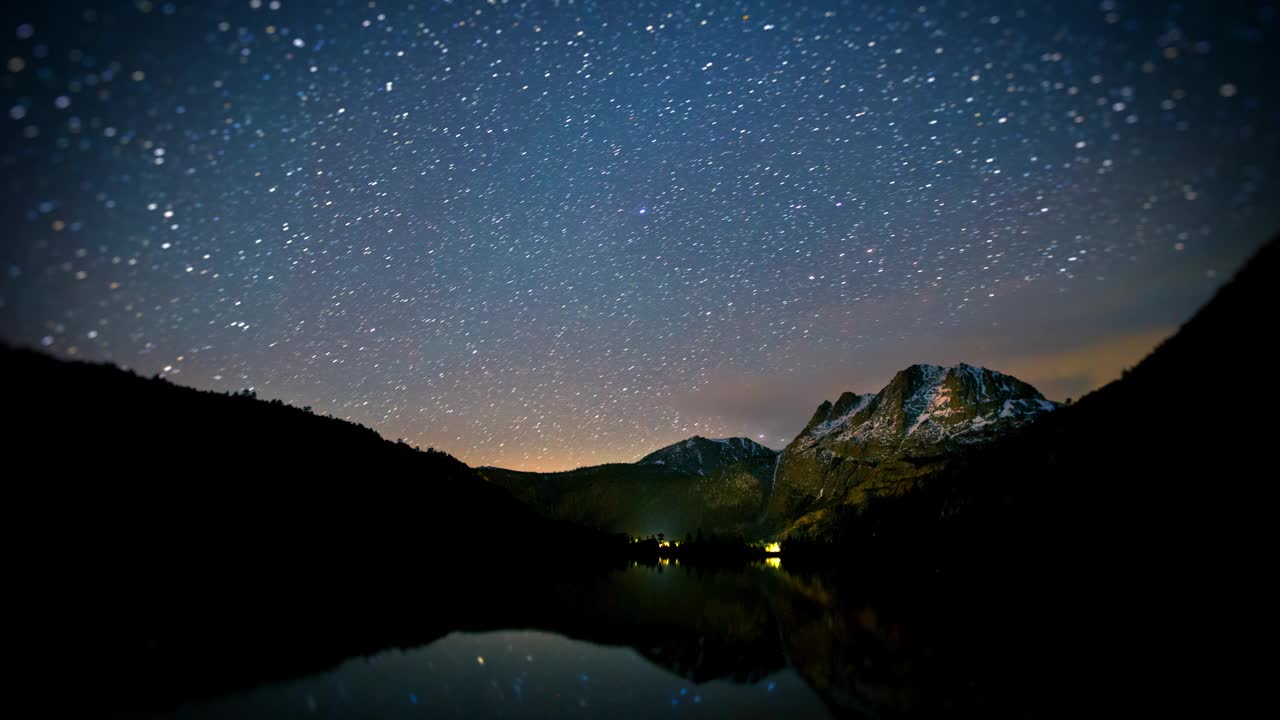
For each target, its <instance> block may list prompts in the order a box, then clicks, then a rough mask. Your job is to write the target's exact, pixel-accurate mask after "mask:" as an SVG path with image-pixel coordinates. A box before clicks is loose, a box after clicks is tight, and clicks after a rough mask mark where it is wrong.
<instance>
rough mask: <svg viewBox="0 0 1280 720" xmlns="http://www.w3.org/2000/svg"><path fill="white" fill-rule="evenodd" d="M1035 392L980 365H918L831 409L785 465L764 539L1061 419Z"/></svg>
mask: <svg viewBox="0 0 1280 720" xmlns="http://www.w3.org/2000/svg"><path fill="white" fill-rule="evenodd" d="M1057 407H1058V405H1057V403H1053V402H1050V401H1048V400H1045V399H1044V396H1043V395H1041V394H1040V393H1039V391H1037V390H1036V389H1035V388H1034V387H1032V386H1030V385H1028V384H1027V383H1025V382H1023V381H1021V380H1019V379H1017V378H1015V377H1012V376H1010V375H1005V374H1003V373H999V372H996V371H994V370H988V369H986V368H980V367H974V366H972V365H966V364H963V363H961V364H959V365H955V366H953V367H939V366H937V365H912V366H910V367H908V368H906V369H905V370H902V371H900V372H899V373H897V374H896V375H895V376H894V377H893V379H892V380H891V381H890V382H889V384H888V385H886V386H885V387H884V388H883V389H881V390H880V391H879V392H877V393H869V394H865V395H859V394H856V393H852V392H846V393H844V394H843V395H841V396H840V397H839V399H837V400H836V401H835V402H834V403H832V402H830V401H826V402H823V403H822V405H820V406H819V407H818V409H817V411H816V412H814V414H813V418H812V419H810V420H809V423H808V424H807V425H806V426H805V428H804V430H803V431H801V433H800V434H799V435H798V436H797V437H796V438H795V440H793V441H791V443H790V444H788V445H787V447H786V449H785V450H783V452H782V454H781V456H780V457H779V461H778V467H777V472H776V473H775V475H774V477H773V480H772V482H771V484H770V497H769V502H768V509H767V511H766V513H765V518H764V525H763V529H764V530H765V531H766V532H771V533H777V532H784V533H785V532H786V531H787V530H788V529H790V528H791V527H793V526H795V525H797V524H798V525H804V524H806V523H809V522H814V521H816V520H820V519H821V518H822V517H823V515H824V512H825V511H826V510H828V509H830V508H832V507H835V506H840V505H858V504H861V503H863V502H864V501H865V500H866V498H867V497H868V496H880V495H897V494H901V493H903V492H907V491H909V490H910V489H911V488H913V487H915V486H916V485H917V484H919V483H920V482H922V481H923V480H924V479H925V478H927V477H928V476H929V475H932V474H934V473H937V472H938V471H940V470H941V469H942V468H943V467H945V466H946V464H947V463H948V462H949V461H950V460H951V459H952V458H953V457H954V456H955V455H956V454H957V453H960V452H963V451H964V450H965V449H967V448H969V447H971V446H976V445H980V444H984V443H989V442H991V441H992V440H994V439H996V438H998V437H1000V436H1002V435H1004V434H1005V433H1008V432H1010V431H1011V430H1014V429H1016V428H1019V427H1022V426H1024V425H1026V424H1028V423H1030V422H1032V421H1034V420H1036V419H1038V418H1039V417H1041V416H1042V415H1044V414H1046V413H1049V412H1051V411H1053V410H1055V409H1056V408H1057Z"/></svg>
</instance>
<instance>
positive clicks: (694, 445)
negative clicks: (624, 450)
mask: <svg viewBox="0 0 1280 720" xmlns="http://www.w3.org/2000/svg"><path fill="white" fill-rule="evenodd" d="M777 454H778V451H777V450H773V449H770V448H767V447H765V446H763V445H761V444H760V443H758V442H756V441H754V440H752V439H751V438H745V437H731V438H720V439H713V438H704V437H702V436H701V435H694V436H693V437H691V438H688V439H687V440H681V441H680V442H678V443H673V444H671V445H668V446H666V447H664V448H661V449H659V450H654V451H653V452H651V453H649V454H648V455H645V456H644V457H642V458H640V460H638V461H637V462H636V464H637V465H666V466H667V467H669V468H674V469H677V470H681V471H683V472H689V473H696V474H698V475H705V474H706V473H707V472H714V471H715V470H718V469H719V468H721V467H724V466H726V465H732V464H733V463H736V462H740V461H742V460H750V459H753V458H760V457H767V458H773V457H774V456H776V455H777Z"/></svg>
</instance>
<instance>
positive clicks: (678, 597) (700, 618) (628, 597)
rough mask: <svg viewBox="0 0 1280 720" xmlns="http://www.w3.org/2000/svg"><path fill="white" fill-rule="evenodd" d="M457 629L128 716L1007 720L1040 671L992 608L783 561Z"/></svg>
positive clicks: (626, 589) (578, 588)
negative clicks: (999, 719) (903, 719)
mask: <svg viewBox="0 0 1280 720" xmlns="http://www.w3.org/2000/svg"><path fill="white" fill-rule="evenodd" d="M1004 597H1005V599H1006V600H1007V599H1009V598H1008V596H1007V595H1005V596H1004ZM1013 600H1014V602H1016V598H1014V599H1013ZM494 608H498V609H497V610H495V609H494ZM503 608H505V610H504V609H503ZM988 610H990V611H991V612H988ZM441 614H443V613H441ZM458 614H459V613H456V612H455V613H453V614H452V615H450V617H456V616H457V615H458ZM992 618H995V619H994V620H993V619H992ZM436 619H437V620H438V619H439V615H437V617H436ZM337 622H340V620H339V621H337ZM450 622H452V621H450ZM453 624H454V625H455V627H449V626H447V625H446V626H444V627H443V628H442V629H440V630H438V631H436V632H435V633H434V637H432V638H430V639H428V640H427V641H426V642H423V643H419V641H418V640H416V639H409V640H406V641H405V642H404V643H403V644H404V645H405V646H404V647H395V646H394V645H395V644H400V643H393V644H392V645H391V646H389V647H386V648H383V649H380V650H375V651H374V652H373V653H372V654H369V655H357V656H355V657H349V658H347V659H346V660H335V662H333V663H328V664H327V669H320V670H318V671H317V670H316V669H315V668H314V667H312V668H307V669H304V670H301V671H299V672H296V673H290V672H289V671H288V668H282V672H280V673H276V675H277V676H276V677H273V678H271V679H267V680H261V681H256V680H253V679H250V680H249V681H245V680H243V679H241V680H238V681H237V682H236V683H234V686H235V689H225V688H223V689H218V688H217V687H216V686H215V687H214V689H213V690H208V691H205V692H202V693H200V694H199V696H198V697H191V698H182V699H179V700H176V701H174V702H168V703H166V704H165V706H164V707H160V708H154V707H153V708H150V709H148V710H146V711H135V712H130V713H127V714H126V715H125V716H128V717H151V718H161V717H163V718H182V719H189V720H197V719H201V718H229V717H237V718H292V717H299V718H302V717H306V718H310V717H355V718H373V717H378V718H388V717H390V718H397V717H405V718H407V717H415V718H430V717H467V718H487V717H494V718H498V717H502V718H525V717H528V718H535V717H601V718H642V717H658V716H668V715H669V716H671V717H677V716H697V717H748V718H770V717H778V718H810V717H812V718H823V717H846V716H848V717H853V716H865V715H871V716H936V715H939V714H942V715H951V716H955V715H970V716H976V715H984V716H990V715H1004V716H1007V715H1020V714H1025V711H1026V707H1025V705H1023V704H1022V701H1023V699H1025V698H1026V697H1027V696H1028V695H1029V694H1031V695H1033V694H1034V693H1031V692H1030V689H1029V685H1028V682H1027V679H1028V675H1029V674H1032V675H1033V674H1034V668H1035V661H1034V659H1033V658H1032V657H1030V656H1028V655H1027V653H1026V648H1025V645H1026V644H1025V643H1022V644H1021V645H1020V644H1019V643H1017V642H1011V641H1010V640H1009V639H1008V638H1009V636H1025V635H1026V634H1027V633H1026V631H1025V626H1019V624H1018V622H1017V621H1011V620H1010V619H1009V615H1008V613H1007V612H1006V611H1005V610H1003V609H1001V608H1000V607H999V606H998V603H997V604H996V606H994V607H993V601H992V600H991V599H990V598H985V597H976V596H974V595H973V594H972V593H968V594H965V593H951V592H950V591H949V590H948V589H947V588H946V587H945V586H922V585H917V584H909V585H897V586H895V587H889V588H881V590H880V591H869V590H868V589H867V588H865V587H862V586H861V585H860V583H859V581H858V580H857V579H856V578H854V577H845V576H834V575H831V574H829V573H821V572H800V571H793V570H789V569H787V568H785V567H781V566H779V565H778V563H777V562H774V563H772V564H760V565H751V566H747V567H745V568H735V569H730V570H723V569H717V570H710V569H702V568H689V567H682V566H680V565H678V564H674V563H672V564H662V565H657V566H644V565H635V566H632V567H630V568H627V569H625V570H623V569H619V570H612V571H607V572H602V573H599V574H598V575H592V576H589V577H586V578H582V577H579V578H576V579H573V580H565V581H559V582H555V583H549V584H548V585H547V586H546V587H539V588H531V589H530V590H529V592H528V593H525V594H521V593H514V594H512V595H511V596H510V597H509V598H490V602H489V603H488V604H487V606H486V608H485V609H484V611H483V612H477V613H475V616H474V617H459V618H458V619H457V621H456V622H454V623H453ZM1006 631H1007V632H1006ZM1022 639H1023V640H1025V639H1026V638H1025V637H1023V638H1022ZM243 652H245V653H247V654H250V655H251V654H252V653H254V648H253V643H252V642H250V643H248V644H246V645H245V646H244V649H243ZM231 665H232V666H234V665H235V663H234V662H232V663H231ZM231 669H232V670H234V667H231Z"/></svg>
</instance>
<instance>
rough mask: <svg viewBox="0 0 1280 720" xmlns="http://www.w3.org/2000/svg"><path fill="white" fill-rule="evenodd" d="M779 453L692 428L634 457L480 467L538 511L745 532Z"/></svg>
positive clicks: (666, 527) (635, 524)
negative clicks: (540, 466) (521, 467)
mask: <svg viewBox="0 0 1280 720" xmlns="http://www.w3.org/2000/svg"><path fill="white" fill-rule="evenodd" d="M777 455H778V451H777V450H773V449H770V448H767V447H765V446H763V445H761V444H759V443H757V442H755V441H753V440H751V439H750V438H745V437H733V438H722V439H709V438H704V437H701V436H696V435H695V436H694V437H691V438H687V439H685V440H681V441H679V442H676V443H673V444H671V445H667V446H666V447H663V448H660V449H658V450H655V451H653V452H651V453H649V454H648V455H645V456H644V457H642V458H641V459H640V460H639V461H637V462H635V463H611V464H607V465H594V466H590V467H584V468H577V469H575V470H568V471H564V472H555V473H532V472H522V471H518V470H507V469H504V468H494V467H482V468H478V469H477V472H478V473H479V474H480V475H481V476H482V477H484V478H485V479H486V480H488V481H489V482H492V483H494V484H496V485H499V486H501V487H503V488H506V489H507V490H508V491H510V492H511V494H512V495H514V496H515V497H516V498H517V499H520V500H523V501H524V502H526V503H528V504H529V505H530V506H532V507H533V508H534V509H536V510H538V511H539V512H540V513H542V514H543V515H546V516H548V517H552V518H555V519H558V520H565V521H569V522H574V523H579V524H582V525H588V526H591V527H594V528H598V529H601V530H607V531H609V532H614V533H626V534H629V535H636V536H643V535H651V534H657V533H663V534H666V535H670V536H672V537H683V536H684V535H686V534H690V533H696V532H697V531H698V530H705V531H707V532H713V531H714V532H720V533H729V534H743V535H748V534H751V533H752V532H753V531H752V526H753V525H754V522H755V520H756V519H758V518H759V516H760V512H761V510H762V508H763V506H764V505H763V504H764V500H765V497H766V495H765V488H766V486H767V484H768V482H769V480H770V479H771V477H772V473H773V469H774V466H775V465H776V458H777Z"/></svg>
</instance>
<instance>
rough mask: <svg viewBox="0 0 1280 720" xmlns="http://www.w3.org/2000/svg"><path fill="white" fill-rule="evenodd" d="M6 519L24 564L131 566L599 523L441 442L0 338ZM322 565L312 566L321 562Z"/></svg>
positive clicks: (430, 546) (442, 546)
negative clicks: (557, 518) (14, 475)
mask: <svg viewBox="0 0 1280 720" xmlns="http://www.w3.org/2000/svg"><path fill="white" fill-rule="evenodd" d="M0 360H2V363H0V366H2V367H3V368H4V374H5V378H6V380H7V384H8V392H7V398H6V399H7V402H6V410H7V415H8V417H9V418H10V420H11V421H14V422H13V424H12V425H10V427H9V429H8V430H7V431H6V433H7V443H6V444H7V446H8V447H9V448H11V451H10V462H15V461H17V462H19V463H21V464H22V466H24V467H25V469H24V470H20V471H19V475H20V476H23V479H22V482H20V483H15V485H16V488H15V489H11V490H10V492H9V503H8V504H9V508H10V512H12V513H14V514H15V515H16V516H17V520H18V522H20V523H22V524H24V525H25V526H27V527H29V528H30V529H31V530H32V531H33V532H38V535H39V536H40V537H44V538H48V539H49V541H50V543H49V545H48V546H47V547H46V549H47V550H55V551H57V552H58V555H57V556H56V562H49V560H51V558H42V559H41V561H40V562H39V563H38V567H37V568H36V570H45V571H49V572H55V573H57V574H59V575H61V576H65V575H66V574H67V573H71V574H72V575H73V576H75V575H80V576H82V577H83V579H86V580H87V579H89V578H90V577H91V576H95V575H102V576H109V577H112V578H113V579H119V575H120V574H121V573H128V574H133V575H136V577H135V580H136V581H140V582H148V583H149V582H154V581H156V580H157V579H158V578H160V577H163V580H164V582H165V583H167V584H171V583H174V582H177V581H179V580H184V579H185V580H194V579H196V578H199V582H201V583H205V582H207V581H208V580H209V579H210V578H220V579H224V580H234V582H237V583H245V582H249V581H250V577H251V576H257V575H262V576H266V577H268V578H270V579H271V581H272V583H273V584H282V583H283V582H284V578H293V579H295V580H296V581H297V582H301V583H306V584H310V583H338V582H347V581H355V580H356V579H357V578H359V577H371V576H376V577H379V583H382V582H385V578H386V577H396V578H401V577H406V573H408V574H409V575H408V576H412V574H413V571H412V570H411V568H413V567H420V566H421V565H422V564H423V563H425V562H426V558H428V557H429V558H430V559H431V560H430V562H431V564H432V565H440V564H456V563H459V562H462V561H470V560H473V559H484V560H489V559H497V558H500V559H501V562H503V563H506V562H508V561H509V559H511V558H513V557H517V556H521V555H534V554H535V553H538V552H542V551H544V550H545V548H547V547H564V546H566V545H572V546H574V547H577V548H578V549H579V550H582V551H585V552H590V551H593V550H603V549H605V548H607V547H608V545H609V539H608V538H606V537H604V536H601V535H598V534H595V533H590V532H586V531H580V530H578V529H577V528H573V527H570V526H567V525H563V524H558V523H555V522H551V521H547V520H545V519H543V518H540V517H539V516H538V515H536V514H535V513H534V512H532V511H531V510H529V509H528V508H527V507H525V506H524V505H522V504H521V503H519V502H517V501H516V500H514V499H513V498H512V497H511V496H510V495H509V494H508V493H507V492H506V491H505V490H502V489H501V488H498V487H496V486H493V485H491V484H489V483H485V482H483V481H481V480H479V479H478V478H477V477H476V476H475V474H474V473H473V471H472V470H471V469H470V468H468V467H467V466H466V465H465V464H463V463H462V462H460V461H458V460H456V459H455V458H453V457H452V456H450V455H448V454H446V453H443V452H439V451H436V450H425V451H420V450H417V449H415V448H413V447H411V446H409V445H407V444H404V443H401V442H390V441H387V440H385V439H383V438H382V437H381V436H379V435H378V434H377V433H376V432H374V431H373V430H370V429H368V428H365V427H362V426H360V425H356V424H354V423H350V422H346V421H344V420H339V419H335V418H331V417H325V416H321V415H316V414H313V413H311V412H309V411H307V410H304V409H299V408H294V407H291V406H289V405H286V404H284V403H281V402H280V401H271V402H265V401H261V400H257V399H256V398H254V397H252V396H251V395H249V394H247V393H242V394H236V395H224V394H218V393H212V392H203V391H198V390H194V389H191V388H186V387H180V386H177V385H174V384H172V383H169V382H167V381H165V380H163V379H147V378H143V377H139V376H137V375H135V374H133V373H130V372H126V371H123V370H120V369H118V368H115V367H112V366H108V365H95V364H87V363H80V362H64V361H59V360H55V359H53V358H51V357H48V356H45V355H43V354H40V353H36V352H32V351H26V350H15V349H7V348H6V349H2V350H0ZM321 579H323V580H321Z"/></svg>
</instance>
